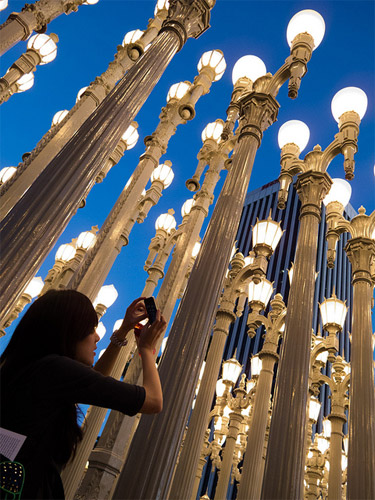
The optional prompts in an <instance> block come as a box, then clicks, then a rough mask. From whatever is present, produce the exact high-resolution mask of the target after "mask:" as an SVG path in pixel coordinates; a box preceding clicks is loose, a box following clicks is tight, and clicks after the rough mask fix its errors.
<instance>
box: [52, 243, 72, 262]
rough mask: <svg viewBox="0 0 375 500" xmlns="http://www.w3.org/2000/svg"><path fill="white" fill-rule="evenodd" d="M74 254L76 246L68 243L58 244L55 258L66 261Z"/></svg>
mask: <svg viewBox="0 0 375 500" xmlns="http://www.w3.org/2000/svg"><path fill="white" fill-rule="evenodd" d="M75 254H76V247H75V246H74V245H71V244H70V243H66V244H64V245H60V246H59V248H58V250H57V252H56V256H55V259H56V260H62V261H63V262H68V261H69V260H71V259H72V258H73V257H74V256H75Z"/></svg>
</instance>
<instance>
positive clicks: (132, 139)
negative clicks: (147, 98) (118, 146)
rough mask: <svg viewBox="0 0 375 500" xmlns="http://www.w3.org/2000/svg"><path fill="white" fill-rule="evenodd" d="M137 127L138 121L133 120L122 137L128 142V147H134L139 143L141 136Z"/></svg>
mask: <svg viewBox="0 0 375 500" xmlns="http://www.w3.org/2000/svg"><path fill="white" fill-rule="evenodd" d="M137 127H138V123H137V122H131V124H130V125H129V127H128V128H127V129H126V131H125V132H124V133H123V134H122V136H121V139H122V140H123V141H125V142H126V149H132V148H134V146H135V145H136V144H137V141H138V138H139V134H138V130H137Z"/></svg>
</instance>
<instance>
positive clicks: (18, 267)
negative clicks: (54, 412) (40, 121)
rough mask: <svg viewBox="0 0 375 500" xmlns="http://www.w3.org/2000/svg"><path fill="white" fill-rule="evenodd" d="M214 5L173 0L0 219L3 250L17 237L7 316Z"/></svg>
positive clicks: (10, 260)
mask: <svg viewBox="0 0 375 500" xmlns="http://www.w3.org/2000/svg"><path fill="white" fill-rule="evenodd" d="M213 5H214V1H213V0H210V2H207V1H206V0H191V1H189V2H185V1H182V0H173V1H172V2H171V3H170V9H169V17H168V18H167V20H166V21H165V22H164V24H163V27H162V29H161V30H160V32H159V34H158V35H157V37H156V39H155V41H154V42H153V43H152V44H151V46H150V48H149V49H148V50H147V51H146V52H145V53H144V55H143V56H142V57H141V58H140V59H139V60H138V61H137V63H136V64H135V65H134V66H133V67H132V68H130V69H129V71H128V72H127V73H126V74H125V76H124V77H123V78H122V79H121V80H120V82H119V83H118V84H117V85H116V87H115V88H114V89H113V90H112V91H111V92H110V93H109V94H108V95H107V97H106V98H105V99H104V100H103V101H102V102H101V103H100V104H99V106H98V107H97V108H96V110H95V111H94V112H93V113H92V114H91V115H90V116H89V117H88V118H87V119H86V121H85V122H84V124H83V125H82V126H81V127H80V129H79V130H78V131H77V132H76V133H75V134H74V135H73V136H72V138H71V139H70V140H69V142H68V143H66V144H65V145H64V147H63V148H62V149H61V150H60V152H59V153H58V154H57V156H55V157H54V158H53V159H52V160H51V161H50V163H49V164H48V165H47V166H46V168H45V169H44V170H43V172H42V173H41V174H40V175H39V176H38V178H37V179H36V180H35V181H34V182H33V184H32V186H30V188H29V189H28V190H27V191H26V192H25V194H24V195H23V197H22V198H21V199H20V200H19V201H18V203H17V204H16V205H15V206H14V207H13V209H12V210H11V211H10V212H9V213H8V215H7V216H6V217H5V219H4V220H3V221H2V222H1V227H0V231H1V237H2V242H3V245H4V248H8V249H9V248H10V241H12V245H11V246H12V252H11V253H10V252H7V255H5V254H4V253H3V259H2V266H3V268H2V270H0V275H1V287H2V291H1V297H2V302H3V305H2V310H3V311H4V312H5V313H6V311H7V310H8V309H9V308H10V307H11V304H12V303H13V302H14V301H15V300H16V299H17V297H18V295H19V294H20V293H21V291H22V288H23V286H22V285H23V283H24V282H25V281H27V280H28V279H29V278H30V277H31V276H32V275H33V274H35V271H36V269H37V268H38V267H39V266H40V263H41V262H42V261H43V259H44V258H45V256H46V255H47V252H48V250H49V248H50V246H52V245H53V244H54V243H55V242H56V240H57V239H58V237H59V236H60V234H61V233H62V231H63V230H64V229H65V227H66V225H67V224H68V222H69V220H70V219H71V217H72V216H73V213H74V212H75V210H76V209H77V208H78V206H79V204H80V203H81V200H82V198H84V196H85V193H86V191H87V190H88V189H89V188H90V186H91V185H92V183H93V182H94V181H95V178H96V176H97V175H98V173H99V172H100V170H101V168H102V165H103V162H104V161H105V160H106V159H107V158H108V156H109V154H110V153H111V152H112V151H113V149H114V148H115V147H116V145H117V143H118V141H119V140H120V137H121V135H122V134H123V132H124V128H125V129H126V128H127V127H128V126H129V125H130V123H131V122H132V121H133V119H134V118H135V116H136V114H137V113H138V111H139V110H140V108H141V107H142V105H143V104H144V102H145V101H146V99H147V98H148V96H149V95H150V93H151V91H152V89H153V88H154V86H155V85H156V83H157V81H158V80H159V78H160V77H161V75H162V74H163V72H164V70H165V69H166V67H167V66H168V63H169V62H170V61H171V59H172V58H173V56H174V55H175V54H176V52H177V51H178V50H179V49H181V48H182V47H183V45H184V43H185V42H186V40H187V38H189V37H197V36H199V35H200V34H201V33H203V32H204V31H205V30H206V29H207V28H208V23H209V17H210V10H211V8H212V7H213ZM213 71H214V69H213ZM214 73H215V71H214ZM205 77H206V75H205ZM205 77H204V78H203V77H202V78H203V80H205ZM201 86H202V92H201V94H200V95H202V94H203V92H204V90H205V89H204V82H203V81H202V85H201ZM197 98H199V94H198V95H197ZM56 179H59V181H58V182H56ZM31 221H33V222H31ZM21 228H23V229H22V230H21ZM47 241H48V245H46V242H47ZM26 242H27V244H26ZM21 249H22V250H21Z"/></svg>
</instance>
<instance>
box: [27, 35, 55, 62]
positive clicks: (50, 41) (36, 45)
mask: <svg viewBox="0 0 375 500" xmlns="http://www.w3.org/2000/svg"><path fill="white" fill-rule="evenodd" d="M57 41H58V37H57V35H55V34H54V33H51V36H49V35H45V34H43V33H40V34H39V35H34V36H32V37H31V38H30V39H29V41H28V42H27V48H28V49H29V50H31V49H33V50H35V52H38V54H39V56H40V58H41V61H40V64H41V65H43V64H47V63H49V62H51V61H53V60H54V59H55V57H56V54H57V45H56V42H57Z"/></svg>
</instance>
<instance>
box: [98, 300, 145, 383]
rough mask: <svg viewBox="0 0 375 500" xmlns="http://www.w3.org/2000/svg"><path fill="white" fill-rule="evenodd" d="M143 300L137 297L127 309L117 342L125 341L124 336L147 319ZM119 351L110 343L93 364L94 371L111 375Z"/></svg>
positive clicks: (118, 348)
mask: <svg viewBox="0 0 375 500" xmlns="http://www.w3.org/2000/svg"><path fill="white" fill-rule="evenodd" d="M144 298H145V297H139V298H138V299H135V300H134V301H133V302H132V303H131V304H130V306H129V307H128V308H127V310H126V313H125V317H124V319H123V322H122V325H121V326H120V328H119V329H118V330H117V332H116V337H117V338H118V339H119V340H125V338H126V336H127V335H128V333H129V332H130V331H132V330H133V328H134V326H135V325H136V324H137V323H139V322H140V321H142V320H144V319H146V318H147V312H146V308H145V306H144V303H143V302H142V301H143V299H144ZM120 349H122V347H121V346H118V345H116V344H114V343H112V342H111V343H110V344H109V346H108V347H107V349H106V350H105V351H104V353H103V354H102V356H101V357H100V358H99V359H98V361H97V362H96V363H95V365H94V370H96V371H97V372H100V373H101V374H102V375H111V373H112V370H113V367H114V365H115V362H116V359H117V356H118V354H119V352H120Z"/></svg>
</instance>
